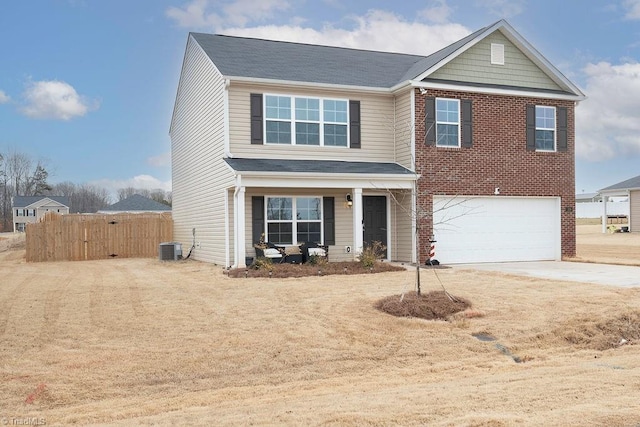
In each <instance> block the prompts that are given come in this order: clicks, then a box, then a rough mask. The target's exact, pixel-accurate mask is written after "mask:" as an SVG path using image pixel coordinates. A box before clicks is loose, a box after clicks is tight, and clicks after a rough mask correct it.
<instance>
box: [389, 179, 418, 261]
mask: <svg viewBox="0 0 640 427" xmlns="http://www.w3.org/2000/svg"><path fill="white" fill-rule="evenodd" d="M391 201H392V203H391V219H392V222H391V227H392V231H393V233H392V235H391V239H392V240H393V244H392V245H391V247H392V253H391V260H393V261H405V262H410V261H411V254H412V253H413V252H412V251H413V243H412V242H413V240H412V236H413V222H412V216H413V208H412V205H411V192H410V191H405V192H399V191H398V192H394V197H392V199H391Z"/></svg>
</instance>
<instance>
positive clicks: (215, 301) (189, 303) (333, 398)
mask: <svg viewBox="0 0 640 427" xmlns="http://www.w3.org/2000/svg"><path fill="white" fill-rule="evenodd" d="M635 236H638V237H636V239H638V238H640V235H638V234H636V235H635ZM600 237H606V239H605V240H610V239H609V238H610V237H611V239H614V238H618V237H622V239H627V237H626V236H621V235H613V236H609V235H605V236H602V235H600ZM593 239H594V244H596V243H595V242H596V240H598V238H597V236H593ZM580 240H582V239H580ZM580 240H579V242H580ZM11 242H12V241H11V239H5V240H2V241H0V278H1V279H0V378H1V383H2V387H1V388H0V402H1V403H0V421H2V422H3V423H5V422H6V423H7V424H9V423H13V424H14V425H15V424H17V422H16V421H20V420H25V419H31V420H33V419H37V420H44V421H46V423H47V425H68V424H74V423H75V424H81V425H87V424H110V425H139V424H147V425H151V424H153V425H234V426H235V425H251V424H254V425H329V426H333V425H336V426H338V425H340V426H343V425H347V426H350V425H351V426H360V425H429V426H432V425H435V426H459V425H462V426H512V425H518V426H519V425H528V426H541V425H545V426H570V425H602V426H637V425H638V424H640V367H639V364H638V360H639V354H638V352H639V351H638V349H639V348H640V346H638V345H635V344H636V339H640V337H638V338H635V336H632V335H633V334H635V333H637V328H635V329H634V326H637V324H638V321H639V319H640V317H638V315H639V311H640V289H622V288H620V289H618V288H615V287H609V286H599V285H592V284H583V283H572V282H554V281H550V280H542V279H536V278H531V277H516V276H508V275H503V274H499V273H491V272H480V271H473V270H463V269H457V268H451V269H439V270H436V271H433V270H423V272H422V274H423V275H422V284H423V290H425V291H429V290H439V289H440V284H439V282H438V281H437V279H436V277H435V276H434V274H436V273H437V274H438V276H439V278H440V280H441V281H442V283H443V284H444V285H445V286H446V287H447V290H448V291H449V292H451V293H452V294H454V295H456V296H459V297H462V298H465V299H467V300H468V301H470V302H471V303H472V304H473V308H474V310H476V311H477V313H481V315H480V316H478V317H471V318H468V317H456V318H454V319H452V320H451V321H450V322H444V321H425V320H419V319H415V318H397V317H393V316H390V315H386V314H384V313H382V312H380V311H378V310H376V309H375V308H374V305H375V303H376V301H378V300H380V299H381V298H383V297H386V296H389V295H396V294H403V293H406V292H408V291H410V290H412V288H413V286H412V283H413V276H414V274H415V272H412V271H406V272H389V273H378V274H363V275H353V276H323V277H306V278H293V279H265V278H249V279H244V278H235V279H234V278H229V277H227V276H226V275H223V274H222V269H221V268H218V267H216V266H213V265H209V264H204V263H200V262H196V261H184V262H159V261H157V260H155V259H127V260H105V261H85V262H58V263H28V264H27V263H25V262H24V249H20V246H19V243H18V244H17V243H16V242H13V243H11ZM621 242H623V241H622V240H616V241H615V244H611V245H610V246H618V245H620V244H621ZM635 242H636V241H632V240H625V242H624V243H625V245H627V246H635V244H636V243H635ZM10 245H13V249H12V250H6V248H7V247H8V246H10ZM581 245H582V244H581V243H580V244H579V253H580V251H581V247H582V246H581ZM623 246H624V245H623ZM3 249H5V250H3ZM634 250H636V249H634ZM627 253H628V252H627ZM627 326H628V329H625V328H626V327H627ZM605 327H608V328H609V329H612V330H605V329H606V328H605ZM620 331H624V332H620ZM621 333H623V334H628V336H626V337H625V336H618V335H620V334H621ZM474 335H479V336H480V337H493V338H495V341H481V340H479V339H477V338H476V337H474ZM621 339H627V340H628V341H629V342H627V343H624V344H623V345H619V346H618V344H620V342H621V341H620V340H621ZM603 343H604V344H606V345H605V346H604V347H603V346H602V344H603ZM603 348H605V349H604V350H603ZM517 362H519V363H517Z"/></svg>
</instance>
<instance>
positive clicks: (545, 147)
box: [536, 105, 556, 151]
mask: <svg viewBox="0 0 640 427" xmlns="http://www.w3.org/2000/svg"><path fill="white" fill-rule="evenodd" d="M555 149H556V108H555V107H544V106H541V105H536V150H541V151H555Z"/></svg>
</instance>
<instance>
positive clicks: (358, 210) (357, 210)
mask: <svg viewBox="0 0 640 427" xmlns="http://www.w3.org/2000/svg"><path fill="white" fill-rule="evenodd" d="M363 222H364V217H363V216H362V188H354V189H353V252H354V253H355V254H356V256H359V254H360V253H361V252H362V247H363V246H364V244H363V237H364V236H363Z"/></svg>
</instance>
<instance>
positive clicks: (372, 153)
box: [169, 21, 584, 267]
mask: <svg viewBox="0 0 640 427" xmlns="http://www.w3.org/2000/svg"><path fill="white" fill-rule="evenodd" d="M582 99H584V95H583V94H582V92H581V91H580V90H579V89H578V88H577V87H575V86H574V85H573V84H572V83H571V82H569V81H568V80H567V79H566V78H565V77H564V76H563V75H562V74H561V73H560V72H559V71H558V70H557V69H556V68H555V67H553V66H552V65H551V64H550V63H549V62H548V61H547V60H546V59H545V58H544V57H542V56H541V55H540V54H539V53H538V52H537V51H536V50H535V49H534V48H533V47H532V46H531V45H530V44H529V43H527V42H526V41H525V40H524V39H523V38H522V37H521V36H520V35H519V34H518V33H517V32H516V31H515V30H514V29H513V28H512V27H511V26H510V25H509V24H508V23H507V22H505V21H499V22H497V23H495V24H493V25H491V26H489V27H486V28H483V29H481V30H479V31H477V32H475V33H473V34H471V35H469V36H467V37H465V38H464V39H462V40H460V41H458V42H456V43H454V44H452V45H451V46H448V47H446V48H444V49H442V50H440V51H438V52H436V53H434V54H432V55H430V56H419V55H407V54H397V53H387V52H375V51H365V50H354V49H345V48H337V47H327V46H317V45H310V44H301V43H289V42H279V41H270V40H262V39H250V38H242V37H231V36H222V35H211V34H201V33H191V34H189V37H188V40H187V46H186V52H185V57H184V62H183V66H182V73H181V76H180V82H179V85H178V90H177V95H176V102H175V106H174V112H173V117H172V121H171V128H170V132H169V133H170V136H171V141H172V178H173V218H174V238H175V240H177V241H182V242H183V243H185V244H186V243H188V242H191V240H192V239H195V241H196V249H195V250H194V253H193V256H194V258H195V259H199V260H203V261H209V262H213V263H216V264H220V265H224V266H236V267H243V266H244V265H245V260H246V257H250V256H254V254H255V252H254V244H255V243H257V242H258V241H259V239H260V237H261V235H262V234H263V233H264V235H265V238H266V240H268V241H270V242H272V243H274V244H278V245H284V246H295V245H297V244H299V243H302V242H304V241H315V242H317V243H321V244H324V245H327V246H328V247H329V259H330V260H331V261H335V260H351V259H353V258H354V257H355V256H357V253H358V252H359V251H360V250H361V249H362V247H363V246H364V245H366V244H368V243H371V242H373V241H380V242H382V243H383V244H385V245H386V247H387V254H386V257H387V259H390V260H401V261H411V262H415V261H416V260H418V259H420V261H421V262H424V261H425V259H426V257H427V254H426V250H425V248H426V247H428V240H430V238H431V235H432V234H434V237H435V240H437V244H436V245H437V246H436V247H437V249H436V252H437V255H436V258H438V259H439V260H440V261H441V262H445V263H455V262H477V261H507V260H525V259H526V260H535V259H560V258H561V256H562V255H567V256H572V255H574V254H575V227H574V225H575V218H574V212H573V209H574V207H575V206H574V204H575V195H574V194H573V191H574V157H573V156H574V105H575V103H576V102H577V101H580V100H582ZM416 180H417V187H418V191H415V190H414V188H415V186H416ZM434 196H435V198H434ZM416 200H417V201H418V203H417V204H416ZM416 205H417V206H418V208H419V209H418V210H417V211H415V210H414V206H416ZM441 206H446V207H447V208H446V209H440V207H441ZM416 213H417V214H418V215H416ZM418 220H419V221H420V222H417V221H418ZM418 224H419V227H417V225H418ZM434 224H435V227H434ZM418 228H419V229H420V242H421V243H420V245H419V247H420V250H419V252H420V253H416V249H415V248H416V239H417V234H416V229H418ZM434 230H435V231H434ZM194 233H195V237H194ZM492 247H493V248H492ZM514 256H515V258H514Z"/></svg>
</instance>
